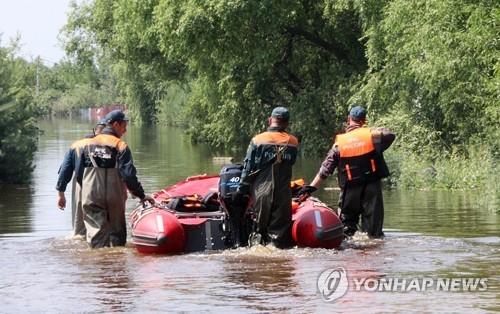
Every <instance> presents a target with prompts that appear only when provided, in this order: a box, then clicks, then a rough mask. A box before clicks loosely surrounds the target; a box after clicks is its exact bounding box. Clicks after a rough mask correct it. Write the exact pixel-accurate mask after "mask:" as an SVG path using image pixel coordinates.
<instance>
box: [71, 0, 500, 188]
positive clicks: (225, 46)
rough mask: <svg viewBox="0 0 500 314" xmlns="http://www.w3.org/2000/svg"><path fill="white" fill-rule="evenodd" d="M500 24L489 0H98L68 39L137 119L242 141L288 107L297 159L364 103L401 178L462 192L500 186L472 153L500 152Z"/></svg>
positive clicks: (74, 17) (320, 148) (498, 7)
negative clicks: (390, 137) (386, 139)
mask: <svg viewBox="0 0 500 314" xmlns="http://www.w3.org/2000/svg"><path fill="white" fill-rule="evenodd" d="M499 17H500V3H499V2H498V1H493V0H482V1H458V0H423V1H410V2H408V1H406V0H391V1H388V0H383V1H380V0H366V1H357V0H322V1H309V0H293V1H283V0H278V1H276V0H264V1H246V0H231V1H229V0H205V1H196V0H187V1H179V0H147V1H126V0H119V1H111V0H95V1H94V2H90V3H83V4H81V5H76V4H74V5H73V7H72V10H71V13H70V16H69V19H68V25H67V27H66V30H65V33H64V34H65V38H66V43H67V44H66V48H67V50H68V52H69V53H70V54H71V56H73V57H74V63H75V64H76V65H85V66H86V68H87V69H91V68H92V67H93V65H94V63H95V62H97V64H99V67H97V68H99V69H108V70H109V73H110V74H111V77H114V78H115V81H114V85H113V86H115V88H117V90H120V91H122V92H123V95H124V96H125V97H126V100H127V103H129V104H130V108H131V111H132V112H133V113H135V116H136V117H137V118H138V120H139V121H144V122H148V121H154V120H155V119H156V117H160V120H162V121H168V123H178V122H179V121H184V122H186V124H187V130H188V132H189V133H190V134H191V135H192V138H193V139H194V140H197V141H206V142H209V143H211V144H212V145H216V146H225V147H234V146H236V145H237V146H246V144H247V142H248V140H249V139H250V137H251V136H252V135H253V134H255V133H257V132H260V131H262V130H263V129H265V127H266V118H267V116H268V115H269V113H270V111H271V109H272V108H273V107H274V106H277V105H283V106H287V107H289V108H290V110H291V112H292V125H291V130H292V132H293V133H295V134H296V135H298V136H299V138H301V144H302V151H303V152H306V153H307V152H311V153H321V154H323V153H325V152H326V151H327V150H328V148H329V147H330V146H331V142H332V139H333V137H334V135H335V133H338V132H340V131H341V130H342V124H343V122H344V121H345V118H346V113H347V111H348V108H349V107H350V106H352V105H353V104H362V105H364V106H366V107H368V110H369V120H370V124H371V125H374V126H386V127H388V128H390V129H392V130H394V131H395V132H396V133H397V136H398V139H397V142H396V143H395V144H394V148H393V150H394V152H393V153H392V154H393V155H395V156H396V157H397V158H392V160H393V163H394V165H395V166H394V167H395V169H396V170H395V172H396V174H397V175H396V176H395V178H398V179H396V180H395V181H398V182H399V184H401V185H402V186H405V187H425V186H433V187H444V188H458V187H472V186H473V185H474V184H473V182H474V181H475V180H477V182H480V183H481V184H486V183H485V182H486V181H487V180H486V179H485V177H486V176H489V177H490V178H491V177H495V172H484V171H483V170H482V168H480V167H479V165H480V163H477V164H476V163H474V162H472V159H473V158H476V159H477V160H478V161H481V162H484V163H486V164H488V165H492V166H493V165H496V162H497V161H498V158H499V157H500V156H499V155H498V151H500V140H499V139H500V135H499V132H500V131H499V128H498V121H499V118H500V106H498V100H499V99H500V97H499V96H500V95H499V91H500V88H499V86H500V62H499V60H500V58H499V51H500V49H499V48H500V47H499V43H500V41H499V40H498V38H500V36H499V35H500V34H499V33H500V28H499V27H498V21H499ZM103 65H104V66H103ZM97 82H103V81H102V80H97ZM98 85H99V84H98ZM73 86H75V85H73ZM174 113H177V114H181V115H182V117H180V119H177V118H175V119H171V117H173V116H174ZM478 143H481V145H484V146H481V147H486V148H487V150H486V151H485V156H482V155H480V154H479V155H478V154H476V149H477V147H479V146H478V145H479V144H478ZM389 154H391V153H390V152H389ZM482 157H484V158H486V159H482ZM453 165H459V166H460V171H453V169H454V166H453ZM393 183H395V182H393Z"/></svg>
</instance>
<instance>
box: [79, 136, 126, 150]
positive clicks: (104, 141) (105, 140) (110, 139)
mask: <svg viewBox="0 0 500 314" xmlns="http://www.w3.org/2000/svg"><path fill="white" fill-rule="evenodd" d="M86 145H102V146H110V147H116V148H117V149H118V150H119V151H123V150H124V149H125V148H127V144H126V143H125V142H124V141H122V140H121V139H119V138H118V137H116V136H114V135H111V134H99V135H96V136H95V137H93V138H89V139H88V142H86Z"/></svg>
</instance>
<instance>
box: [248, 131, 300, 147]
mask: <svg viewBox="0 0 500 314" xmlns="http://www.w3.org/2000/svg"><path fill="white" fill-rule="evenodd" d="M252 141H253V143H254V144H255V145H262V144H271V145H290V146H299V141H298V140H297V138H296V137H295V136H293V135H291V134H288V133H286V132H264V133H260V134H258V135H256V136H255V137H254V138H253V139H252Z"/></svg>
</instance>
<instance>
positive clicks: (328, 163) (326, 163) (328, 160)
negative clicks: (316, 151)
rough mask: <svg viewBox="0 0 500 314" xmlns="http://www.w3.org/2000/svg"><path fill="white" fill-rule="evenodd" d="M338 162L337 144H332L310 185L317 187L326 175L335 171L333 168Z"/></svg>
mask: <svg viewBox="0 0 500 314" xmlns="http://www.w3.org/2000/svg"><path fill="white" fill-rule="evenodd" d="M338 163H339V152H338V149H337V146H336V145H333V146H332V148H331V149H330V150H329V151H328V154H327V155H326V157H325V159H324V160H323V162H322V163H321V166H320V168H319V170H318V173H317V174H316V176H315V177H314V179H313V181H312V182H311V184H310V185H311V186H313V187H315V188H318V187H319V186H320V185H321V183H323V181H324V180H325V179H326V178H327V177H328V176H330V175H332V173H333V172H334V171H335V168H337V165H338Z"/></svg>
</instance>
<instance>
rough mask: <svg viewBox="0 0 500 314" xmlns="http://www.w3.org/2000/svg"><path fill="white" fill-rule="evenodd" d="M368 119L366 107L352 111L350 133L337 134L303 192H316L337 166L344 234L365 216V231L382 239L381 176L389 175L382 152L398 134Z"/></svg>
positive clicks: (362, 220)
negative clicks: (376, 126)
mask: <svg viewBox="0 0 500 314" xmlns="http://www.w3.org/2000/svg"><path fill="white" fill-rule="evenodd" d="M365 122H366V110H365V109H364V108H363V107H361V106H356V107H354V108H352V109H351V110H350V112H349V116H348V126H347V129H346V133H344V134H339V135H337V137H336V139H335V143H334V144H333V147H332V148H331V149H330V151H329V152H328V155H327V156H326V158H325V160H324V161H323V163H322V164H321V167H320V169H319V171H318V173H317V175H316V177H315V178H314V180H313V181H312V182H311V185H310V186H306V187H304V188H303V191H302V194H306V195H307V194H310V193H312V192H314V191H315V190H316V189H317V188H318V187H319V186H320V185H321V183H322V182H323V180H324V179H326V178H327V177H328V176H329V175H331V174H332V173H333V171H334V170H335V168H337V175H338V181H339V187H340V189H341V193H340V199H339V207H340V209H341V219H342V222H343V224H344V234H345V235H346V236H352V235H353V234H354V233H355V232H356V231H357V229H358V227H357V225H358V222H359V217H360V216H361V231H362V232H366V233H368V236H370V237H372V238H380V237H383V236H384V233H383V231H382V228H383V223H384V201H383V197H382V183H381V179H382V178H385V177H387V176H389V169H388V168H387V165H386V163H385V160H384V156H383V154H382V153H383V152H384V151H385V150H386V149H387V148H389V146H391V144H392V142H393V141H394V139H395V138H396V136H395V135H394V133H392V132H390V131H389V130H387V129H385V128H368V127H366V126H365Z"/></svg>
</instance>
